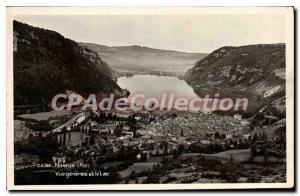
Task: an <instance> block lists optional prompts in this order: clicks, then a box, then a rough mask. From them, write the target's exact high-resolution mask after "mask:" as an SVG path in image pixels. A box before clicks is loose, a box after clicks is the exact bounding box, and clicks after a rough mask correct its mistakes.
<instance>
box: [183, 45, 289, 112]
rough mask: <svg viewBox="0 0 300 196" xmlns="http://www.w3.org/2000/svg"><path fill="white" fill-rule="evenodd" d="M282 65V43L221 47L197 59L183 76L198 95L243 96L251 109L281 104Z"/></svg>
mask: <svg viewBox="0 0 300 196" xmlns="http://www.w3.org/2000/svg"><path fill="white" fill-rule="evenodd" d="M285 66H286V65H285V45H284V44H264V45H249V46H241V47H222V48H220V49H218V50H216V51H214V52H212V53H211V54H209V55H208V56H207V57H206V58H204V59H202V60H200V61H198V62H197V63H196V64H195V66H194V67H193V68H192V69H190V70H189V71H187V72H186V73H185V75H184V78H185V80H186V81H187V82H188V83H189V84H190V85H191V86H192V87H193V88H194V89H195V91H196V92H197V93H198V94H203V93H212V92H213V93H215V92H219V93H221V94H223V95H224V96H228V95H229V96H233V97H236V96H241V97H242V96H246V97H248V98H250V99H252V101H253V102H252V103H253V105H252V106H253V107H254V108H256V107H261V105H264V104H273V105H276V104H277V105H278V103H279V102H280V103H281V104H279V105H282V104H285V102H282V100H284V99H282V97H284V96H285ZM280 98H281V99H280ZM280 100H281V101H280ZM256 104H259V105H256Z"/></svg>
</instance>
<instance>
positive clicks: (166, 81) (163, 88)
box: [117, 75, 198, 98]
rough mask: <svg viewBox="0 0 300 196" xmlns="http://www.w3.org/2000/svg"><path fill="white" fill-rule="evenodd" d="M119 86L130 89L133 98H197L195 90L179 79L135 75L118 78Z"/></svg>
mask: <svg viewBox="0 0 300 196" xmlns="http://www.w3.org/2000/svg"><path fill="white" fill-rule="evenodd" d="M117 83H118V85H119V86H120V87H121V88H125V89H128V90H129V91H130V94H131V96H132V95H135V94H144V95H145V96H146V97H148V98H150V97H155V98H160V97H161V96H162V95H163V94H174V95H175V97H185V98H196V97H198V96H197V95H196V94H195V93H194V91H193V89H192V88H191V87H190V86H189V85H188V84H187V83H186V82H185V81H184V80H180V79H178V78H177V77H170V76H154V75H134V76H132V77H120V78H118V82H117Z"/></svg>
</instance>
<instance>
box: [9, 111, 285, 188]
mask: <svg viewBox="0 0 300 196" xmlns="http://www.w3.org/2000/svg"><path fill="white" fill-rule="evenodd" d="M45 113H47V112H45ZM48 113H49V114H51V112H48ZM57 113H58V112H56V113H55V114H56V115H54V117H53V116H52V117H50V118H48V119H47V120H39V121H38V120H33V119H30V117H28V116H30V115H31V114H26V115H20V116H18V117H17V118H16V119H15V124H16V128H15V171H16V175H18V178H17V179H19V180H22V177H20V176H21V175H22V176H24V174H26V171H35V172H36V173H37V175H38V174H39V173H43V175H46V174H49V173H50V174H51V173H54V172H55V171H57V170H58V169H59V170H66V171H69V170H71V171H76V172H80V171H83V170H84V171H86V170H88V171H90V170H94V169H98V170H99V169H100V170H101V171H103V172H109V173H110V175H109V176H106V177H103V176H102V177H101V179H99V178H96V179H95V183H99V180H100V182H102V183H112V182H118V183H129V182H131V183H136V182H138V183H159V182H163V181H159V179H160V178H159V177H158V178H157V179H158V180H154V181H151V176H152V173H153V172H157V171H156V170H157V168H160V167H163V165H164V163H168V164H170V163H172V162H174V161H175V162H180V163H181V162H183V163H182V164H183V165H186V160H188V159H192V160H193V159H203V158H204V159H207V160H205V161H203V160H202V162H210V161H211V159H212V160H215V159H216V160H219V159H220V157H218V156H217V155H218V154H220V153H224V152H234V151H237V152H240V153H241V152H243V153H244V154H243V158H242V160H239V159H240V156H239V154H238V153H236V154H234V153H233V154H231V153H228V154H226V156H225V157H221V159H224V160H225V162H224V160H223V161H222V162H220V163H218V162H217V165H220V164H221V165H222V164H223V163H224V164H226V163H227V162H235V163H247V164H251V163H252V164H266V163H271V164H276V163H278V164H284V160H283V159H284V157H285V135H284V133H285V132H284V131H283V132H280V134H272V135H270V134H267V133H269V132H270V130H273V131H274V130H275V131H276V132H278V130H279V131H280V129H284V128H285V127H284V126H285V122H283V121H282V122H280V121H279V122H276V123H275V124H274V121H275V120H274V119H273V121H272V118H271V117H268V116H267V117H268V118H267V119H266V118H262V119H261V120H257V119H260V118H258V117H257V116H256V117H253V118H248V119H243V118H242V115H240V114H234V115H233V116H226V115H220V114H213V113H210V114H207V113H202V112H186V111H185V112H180V111H176V110H172V111H160V110H155V111H148V110H141V111H139V112H132V111H123V112H120V111H109V112H107V111H85V112H82V111H73V112H66V111H60V113H62V114H61V116H59V115H57ZM270 119H271V120H270ZM257 123H258V124H259V123H261V124H260V125H256V124H257ZM214 155H216V157H214ZM260 157H263V160H261V159H260ZM166 160H168V161H166ZM197 162H199V161H190V163H189V164H195V163H197ZM272 162H273V163H272ZM41 165H46V166H47V167H41ZM57 165H61V167H57ZM65 165H71V166H72V167H68V166H65ZM178 167H179V166H178ZM186 167H188V168H190V169H191V168H193V167H191V165H189V166H186ZM260 167H261V166H260ZM160 169H161V168H160ZM168 169H170V168H169V166H168V167H167V169H165V170H168ZM173 169H176V167H175V168H173ZM177 169H178V168H177ZM210 170H212V172H215V171H214V170H216V169H215V168H211V169H210ZM139 172H140V173H139ZM181 172H182V171H181ZM205 172H208V171H207V170H205ZM45 173H46V174H45ZM197 173H198V174H199V172H197ZM50 174H49V175H50ZM138 174H139V175H141V176H139V175H138ZM150 174H151V175H150ZM143 175H144V176H143ZM147 176H148V178H150V179H148V178H146V177H147ZM216 176H217V177H216ZM220 176H221V174H220V175H219V177H218V175H217V174H214V175H213V177H212V178H213V180H216V178H217V179H218V178H220V179H219V180H217V182H224V179H222V178H221V177H220ZM226 176H227V177H228V175H226ZM229 176H230V175H229ZM173 177H174V175H173ZM169 178H170V176H168V178H167V179H168V182H169V181H170V182H171V180H170V179H169ZM199 178H202V180H203V177H201V176H200V177H199V176H198V177H197V178H196V177H195V179H197V180H199ZM244 178H245V177H244ZM44 179H45V180H46V181H47V178H44ZM75 179H76V177H75ZM141 179H142V180H141ZM162 179H163V178H162ZM171 179H173V181H174V182H176V181H177V180H178V176H177V178H171ZM248 179H251V178H250V177H248ZM48 180H49V179H48ZM51 180H52V181H53V182H54V181H55V180H58V179H57V178H51ZM211 180H212V179H209V180H207V182H211ZM231 180H232V179H231ZM231 180H229V181H231ZM236 180H238V179H236ZM256 180H259V179H256ZM260 180H261V179H260ZM24 181H25V180H24ZM52 181H51V182H52ZM73 181H74V180H73ZM75 181H76V180H75ZM91 181H92V182H91ZM227 181H228V180H227ZM227 181H226V179H225V182H227ZM254 181H255V180H254ZM51 182H47V183H51ZM69 182H72V180H71V181H70V179H69ZM87 182H88V183H90V182H91V183H93V182H94V181H93V180H91V178H87ZM37 183H39V182H37ZM41 183H42V182H41Z"/></svg>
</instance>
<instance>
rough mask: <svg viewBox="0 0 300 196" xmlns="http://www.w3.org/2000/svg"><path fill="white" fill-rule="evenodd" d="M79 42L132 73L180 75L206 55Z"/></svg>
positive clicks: (113, 65)
mask: <svg viewBox="0 0 300 196" xmlns="http://www.w3.org/2000/svg"><path fill="white" fill-rule="evenodd" d="M79 44H80V45H82V46H86V47H88V48H90V49H92V50H94V51H96V52H97V53H98V54H99V55H100V56H101V58H103V59H104V60H105V61H106V62H107V63H108V64H109V65H110V66H112V67H113V68H114V69H116V70H118V71H119V72H129V73H133V74H158V75H159V74H160V73H161V74H168V73H169V74H170V75H181V74H183V73H185V72H186V71H187V70H188V69H190V68H192V66H193V65H194V64H195V62H197V61H198V60H199V59H202V58H203V57H205V56H206V54H204V53H186V52H178V51H172V50H161V49H154V48H149V47H143V46H137V45H134V46H112V47H109V46H105V45H99V44H91V43H79Z"/></svg>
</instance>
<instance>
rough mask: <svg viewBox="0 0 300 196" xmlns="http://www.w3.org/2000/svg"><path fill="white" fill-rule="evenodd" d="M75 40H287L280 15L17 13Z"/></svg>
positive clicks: (193, 45) (173, 43) (148, 43)
mask: <svg viewBox="0 0 300 196" xmlns="http://www.w3.org/2000/svg"><path fill="white" fill-rule="evenodd" d="M15 20H18V21H20V22H24V23H27V24H29V25H32V26H36V27H41V28H45V29H49V30H53V31H56V32H58V33H60V34H62V35H63V36H64V37H66V38H69V39H72V40H74V41H76V42H85V43H93V44H100V45H106V46H133V45H139V46H144V47H150V48H156V49H163V50H174V51H182V52H189V53H210V52H212V51H214V50H216V49H218V48H220V47H223V46H242V45H252V44H275V43H285V32H284V24H285V23H284V21H285V19H284V17H281V16H280V15H264V16H261V15H239V16H236V15H235V16H234V15H226V16H221V15H210V16H208V15H201V16H200V15H191V16H189V15H159V16H157V15H155V16H154V15H133V16H132V15H130V16H129V15H117V16H116V15H114V16H103V15H84V16H79V15H72V16H65V15H64V16H63V15H61V16H58V15H55V16H47V15H42V16H41V15H39V16H37V15H31V16H18V17H16V18H15Z"/></svg>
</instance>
